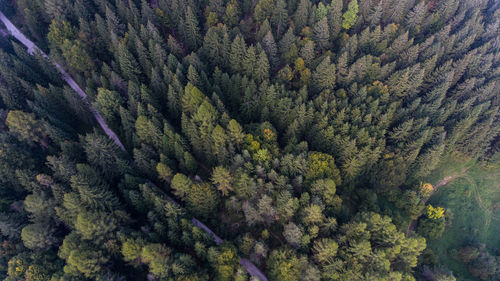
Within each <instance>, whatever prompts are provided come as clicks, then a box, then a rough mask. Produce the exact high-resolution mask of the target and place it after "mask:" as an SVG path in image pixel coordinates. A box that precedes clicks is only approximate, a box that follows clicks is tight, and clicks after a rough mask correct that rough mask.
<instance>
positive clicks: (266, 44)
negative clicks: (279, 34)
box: [262, 31, 279, 69]
mask: <svg viewBox="0 0 500 281" xmlns="http://www.w3.org/2000/svg"><path fill="white" fill-rule="evenodd" d="M262 48H263V49H264V51H266V54H267V57H268V59H269V62H270V64H271V68H273V69H274V68H276V67H277V66H278V63H279V58H278V48H277V47H276V42H275V41H274V37H273V34H272V33H271V32H270V31H269V32H267V34H266V36H264V39H262Z"/></svg>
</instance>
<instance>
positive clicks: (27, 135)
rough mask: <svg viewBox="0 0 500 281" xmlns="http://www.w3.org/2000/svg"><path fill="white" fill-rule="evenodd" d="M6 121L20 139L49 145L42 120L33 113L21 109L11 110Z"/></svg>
mask: <svg viewBox="0 0 500 281" xmlns="http://www.w3.org/2000/svg"><path fill="white" fill-rule="evenodd" d="M5 123H6V125H7V127H8V128H9V130H10V131H12V133H13V134H15V135H16V136H17V137H18V138H19V139H20V140H22V141H26V142H29V143H39V144H40V145H42V146H47V145H48V144H47V136H46V132H45V129H44V126H43V123H42V121H40V120H37V119H36V118H35V116H34V115H33V114H30V113H26V112H23V111H19V110H12V111H9V113H8V114H7V118H6V120H5Z"/></svg>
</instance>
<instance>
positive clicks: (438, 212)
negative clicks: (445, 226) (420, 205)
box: [426, 204, 444, 220]
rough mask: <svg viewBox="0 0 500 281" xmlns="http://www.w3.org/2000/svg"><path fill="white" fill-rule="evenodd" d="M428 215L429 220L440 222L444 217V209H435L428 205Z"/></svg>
mask: <svg viewBox="0 0 500 281" xmlns="http://www.w3.org/2000/svg"><path fill="white" fill-rule="evenodd" d="M426 215H427V217H428V218H430V219H433V220H439V219H441V218H442V217H444V209H443V208H442V207H437V208H435V207H433V206H432V205H430V204H429V205H427V208H426Z"/></svg>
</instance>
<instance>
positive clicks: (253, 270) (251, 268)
mask: <svg viewBox="0 0 500 281" xmlns="http://www.w3.org/2000/svg"><path fill="white" fill-rule="evenodd" d="M0 21H2V22H3V24H4V25H5V27H6V29H7V31H8V32H9V34H10V35H12V36H13V37H14V38H16V39H17V40H18V41H19V42H21V43H22V44H23V45H24V46H26V48H27V51H28V53H29V54H31V55H33V54H34V53H35V51H37V52H39V53H40V54H41V55H42V56H43V57H45V58H46V59H47V60H49V61H51V59H50V58H49V56H47V54H45V52H43V51H42V50H41V49H40V48H38V46H37V45H35V43H33V42H32V41H31V40H29V39H28V38H27V37H26V36H25V35H24V34H23V33H22V32H21V31H19V29H17V27H16V26H15V25H14V24H12V22H11V21H10V20H9V19H8V18H7V17H6V16H5V15H4V14H3V13H2V11H0ZM2 31H3V30H2ZM51 62H52V63H53V64H54V66H55V67H56V68H57V70H58V71H59V72H60V73H61V77H62V78H63V80H64V81H65V82H66V83H67V84H68V85H69V86H70V87H71V88H72V89H73V90H74V91H75V92H76V93H77V94H78V96H79V97H80V98H81V99H82V101H83V102H84V103H85V104H86V105H87V106H88V108H89V109H90V112H92V115H94V118H95V119H96V120H97V123H99V125H100V126H101V128H102V130H103V131H104V133H105V134H106V135H107V136H108V137H109V138H110V139H111V140H113V142H114V143H115V144H116V145H118V146H119V147H120V149H121V150H123V151H124V152H127V151H126V149H125V147H124V146H123V144H122V143H121V141H120V139H119V138H118V136H117V135H116V134H115V132H113V130H111V129H110V128H109V126H108V125H107V124H106V122H105V121H104V119H103V118H102V116H101V114H100V113H99V112H98V111H97V109H95V108H94V106H93V105H92V103H90V102H89V100H88V99H87V94H86V93H85V92H84V91H83V90H82V89H81V88H80V86H79V85H78V84H77V83H76V81H75V80H74V79H73V78H72V77H71V76H70V75H69V74H68V73H67V72H66V71H65V70H64V69H63V68H62V66H61V65H59V64H58V63H56V62H53V61H51ZM148 183H150V184H151V185H153V186H155V187H157V186H156V185H155V184H154V183H153V182H151V181H150V180H148ZM157 188H158V187H157ZM158 190H161V189H160V188H158ZM162 192H163V191H162ZM164 195H166V197H167V200H168V201H170V202H172V203H174V204H177V205H180V204H179V203H177V202H176V201H175V200H174V199H172V198H171V197H170V196H168V195H167V194H165V193H164ZM191 221H192V223H193V224H194V225H195V226H197V227H199V228H201V229H203V230H204V231H205V232H207V233H208V234H210V235H211V236H212V237H213V239H214V242H215V244H217V245H220V244H222V243H224V240H222V239H221V238H220V237H219V236H217V235H216V234H215V233H214V232H213V231H212V230H211V229H210V228H208V227H207V226H206V225H205V224H203V223H202V222H201V221H199V220H198V219H196V218H194V217H193V218H192V219H191ZM240 265H242V266H243V267H245V269H246V270H247V272H248V273H249V274H250V275H252V276H254V277H257V278H259V279H260V280H261V281H267V277H266V276H265V275H264V273H262V271H260V270H259V269H258V268H257V267H256V266H255V265H254V264H253V263H252V262H250V261H249V260H248V259H245V258H240Z"/></svg>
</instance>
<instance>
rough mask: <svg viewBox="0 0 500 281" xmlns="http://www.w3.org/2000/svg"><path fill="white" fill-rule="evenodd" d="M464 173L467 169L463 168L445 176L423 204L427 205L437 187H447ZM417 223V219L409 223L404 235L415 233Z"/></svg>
mask: <svg viewBox="0 0 500 281" xmlns="http://www.w3.org/2000/svg"><path fill="white" fill-rule="evenodd" d="M465 173H467V168H463V169H462V171H461V173H459V174H455V175H451V176H446V177H444V178H443V179H441V180H440V181H438V182H437V183H436V185H434V190H432V192H431V194H429V196H427V198H425V200H424V204H425V203H427V201H429V199H430V198H431V197H432V195H434V193H436V191H437V189H438V188H439V187H442V186H444V185H447V184H448V183H449V182H450V181H452V180H454V179H456V178H460V177H463V176H464V175H465ZM417 221H418V218H417V219H414V220H412V221H410V223H409V224H408V229H406V235H408V234H409V233H410V231H415V227H416V226H417Z"/></svg>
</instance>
